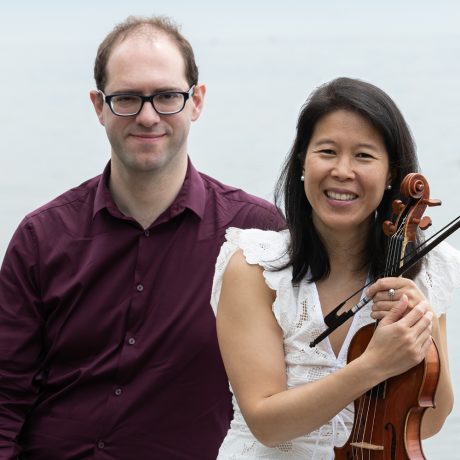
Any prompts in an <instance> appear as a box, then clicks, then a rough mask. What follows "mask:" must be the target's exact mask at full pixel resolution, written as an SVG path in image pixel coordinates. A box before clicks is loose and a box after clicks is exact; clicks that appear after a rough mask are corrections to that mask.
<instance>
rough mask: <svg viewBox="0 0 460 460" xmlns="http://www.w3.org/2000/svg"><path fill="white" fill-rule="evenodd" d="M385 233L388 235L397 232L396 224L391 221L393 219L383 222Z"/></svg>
mask: <svg viewBox="0 0 460 460" xmlns="http://www.w3.org/2000/svg"><path fill="white" fill-rule="evenodd" d="M382 227H383V233H385V235H386V236H391V235H394V234H395V233H396V225H394V224H393V222H391V220H386V221H385V222H384V223H383V226H382Z"/></svg>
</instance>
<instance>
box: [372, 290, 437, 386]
mask: <svg viewBox="0 0 460 460" xmlns="http://www.w3.org/2000/svg"><path fill="white" fill-rule="evenodd" d="M392 304H393V306H392V308H391V310H390V311H387V312H386V314H385V315H384V318H383V319H382V320H381V321H380V323H379V325H378V326H377V329H376V331H375V333H374V335H373V336H372V339H371V341H370V342H369V345H368V347H367V349H366V351H365V353H364V354H366V355H367V357H368V359H370V363H372V367H374V369H380V370H381V371H382V373H383V374H384V378H383V379H382V380H384V379H386V378H389V377H393V376H394V375H399V374H401V373H403V372H405V371H406V370H408V369H410V368H411V367H413V366H415V365H417V364H418V363H420V362H421V361H422V360H423V359H424V358H425V354H426V352H427V350H428V347H429V346H430V344H431V329H432V321H431V320H432V318H433V313H432V312H431V311H430V309H429V307H428V304H427V303H426V302H425V301H422V302H419V303H417V304H416V305H415V306H414V307H413V308H411V309H409V311H408V298H407V296H406V295H405V294H402V296H401V298H400V299H399V300H398V301H393V302H392Z"/></svg>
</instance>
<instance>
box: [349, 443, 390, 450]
mask: <svg viewBox="0 0 460 460" xmlns="http://www.w3.org/2000/svg"><path fill="white" fill-rule="evenodd" d="M350 446H353V447H358V448H360V449H367V450H383V446H377V445H375V444H369V443H368V442H350Z"/></svg>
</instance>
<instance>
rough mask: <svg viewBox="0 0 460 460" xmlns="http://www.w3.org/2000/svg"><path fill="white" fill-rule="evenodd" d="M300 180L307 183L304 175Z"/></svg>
mask: <svg viewBox="0 0 460 460" xmlns="http://www.w3.org/2000/svg"><path fill="white" fill-rule="evenodd" d="M300 180H301V181H302V182H304V181H305V176H304V175H303V174H302V175H301V176H300Z"/></svg>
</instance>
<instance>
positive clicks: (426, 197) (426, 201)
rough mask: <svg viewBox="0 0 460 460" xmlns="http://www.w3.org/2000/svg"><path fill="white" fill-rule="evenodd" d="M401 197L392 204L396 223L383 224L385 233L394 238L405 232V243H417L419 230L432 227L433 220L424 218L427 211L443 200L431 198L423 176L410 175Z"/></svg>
mask: <svg viewBox="0 0 460 460" xmlns="http://www.w3.org/2000/svg"><path fill="white" fill-rule="evenodd" d="M400 193H401V197H402V198H403V199H405V202H403V201H402V200H399V199H398V200H394V201H393V203H392V209H393V214H394V215H395V216H396V217H395V218H394V221H391V220H386V221H385V222H384V223H383V232H384V233H385V235H387V236H392V235H394V234H396V233H397V232H398V231H401V232H403V235H402V236H403V238H404V240H405V241H415V236H416V234H417V228H420V229H422V230H425V229H427V228H428V227H429V226H430V225H431V218H430V217H428V216H423V213H424V212H425V209H426V208H427V206H428V207H431V206H439V205H440V204H441V200H437V199H432V198H430V186H429V185H428V182H427V180H426V179H425V177H424V176H422V174H419V173H410V174H408V175H407V176H406V177H404V179H403V181H402V182H401V187H400Z"/></svg>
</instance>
